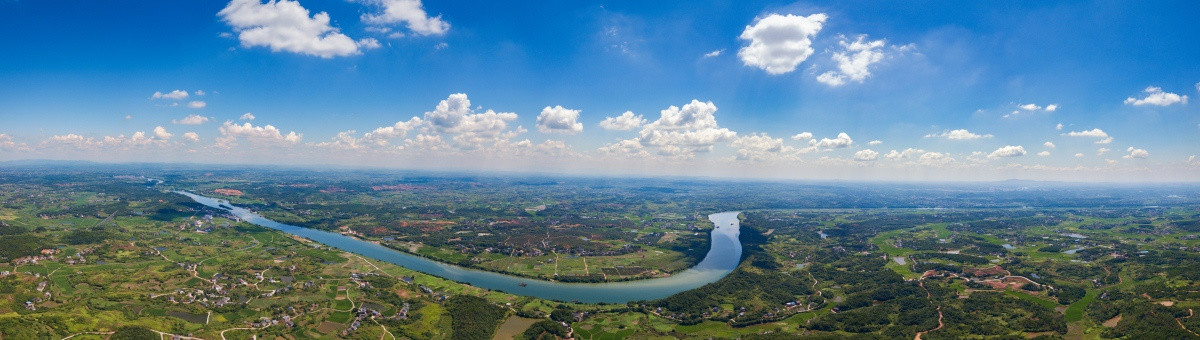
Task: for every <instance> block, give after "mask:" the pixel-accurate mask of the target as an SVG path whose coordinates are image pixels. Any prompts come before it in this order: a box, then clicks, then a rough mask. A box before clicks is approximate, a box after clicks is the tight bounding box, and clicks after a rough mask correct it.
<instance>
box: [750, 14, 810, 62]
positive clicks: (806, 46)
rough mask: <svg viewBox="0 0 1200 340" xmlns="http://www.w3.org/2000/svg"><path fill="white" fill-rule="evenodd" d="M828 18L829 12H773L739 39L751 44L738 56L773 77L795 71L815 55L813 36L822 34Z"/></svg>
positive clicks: (759, 20)
mask: <svg viewBox="0 0 1200 340" xmlns="http://www.w3.org/2000/svg"><path fill="white" fill-rule="evenodd" d="M828 18H829V16H827V15H825V13H817V14H813V15H809V16H798V15H793V14H787V15H780V14H775V13H772V14H770V15H767V16H766V17H762V18H758V19H757V20H755V22H754V24H753V25H747V26H746V29H745V30H743V31H742V35H741V36H739V37H738V38H739V39H741V40H745V41H747V42H748V45H746V46H744V47H742V48H741V49H740V50H738V57H739V58H741V60H742V63H744V64H745V65H746V66H752V67H757V68H760V69H762V70H764V71H767V73H769V74H773V75H779V74H784V73H788V72H792V71H794V70H796V66H798V65H800V63H802V62H804V60H806V59H808V57H809V56H811V55H812V53H813V48H812V37H813V36H816V35H817V33H818V32H820V31H821V27H822V26H824V24H825V20H827V19H828Z"/></svg>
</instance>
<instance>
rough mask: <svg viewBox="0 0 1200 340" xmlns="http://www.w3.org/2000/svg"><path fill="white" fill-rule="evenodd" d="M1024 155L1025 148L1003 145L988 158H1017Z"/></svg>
mask: <svg viewBox="0 0 1200 340" xmlns="http://www.w3.org/2000/svg"><path fill="white" fill-rule="evenodd" d="M1024 155H1025V147H1023V146H1020V145H1005V146H1002V147H1000V148H999V149H996V151H992V153H991V154H988V158H997V157H1019V156H1024Z"/></svg>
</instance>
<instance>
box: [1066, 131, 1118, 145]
mask: <svg viewBox="0 0 1200 340" xmlns="http://www.w3.org/2000/svg"><path fill="white" fill-rule="evenodd" d="M1063 135H1064V136H1069V137H1088V138H1097V140H1096V144H1108V143H1112V141H1113V138H1112V137H1109V136H1108V133H1105V132H1104V130H1100V129H1091V130H1083V131H1071V132H1067V133H1064V134H1063Z"/></svg>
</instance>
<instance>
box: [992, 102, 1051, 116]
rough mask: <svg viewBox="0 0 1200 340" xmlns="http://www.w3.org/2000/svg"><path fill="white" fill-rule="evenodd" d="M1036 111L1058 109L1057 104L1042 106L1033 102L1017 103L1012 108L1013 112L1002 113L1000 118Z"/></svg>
mask: <svg viewBox="0 0 1200 340" xmlns="http://www.w3.org/2000/svg"><path fill="white" fill-rule="evenodd" d="M1038 111H1042V112H1054V111H1058V104H1050V105H1046V106H1045V107H1042V106H1041V105H1038V104H1034V103H1029V104H1018V105H1017V109H1016V110H1013V112H1011V113H1008V114H1006V115H1004V116H1003V117H1002V118H1017V117H1020V116H1024V115H1027V114H1032V113H1035V112H1038Z"/></svg>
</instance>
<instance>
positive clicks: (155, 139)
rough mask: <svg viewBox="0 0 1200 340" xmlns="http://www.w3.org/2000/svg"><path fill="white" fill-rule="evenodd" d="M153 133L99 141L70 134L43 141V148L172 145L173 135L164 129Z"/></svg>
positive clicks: (118, 147)
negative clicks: (170, 140)
mask: <svg viewBox="0 0 1200 340" xmlns="http://www.w3.org/2000/svg"><path fill="white" fill-rule="evenodd" d="M151 133H152V135H148V134H146V132H144V131H137V132H134V133H133V134H132V135H129V136H125V135H124V134H121V135H116V136H104V137H102V138H99V139H96V138H92V137H85V136H82V135H78V134H74V133H68V134H65V135H54V136H51V137H50V138H47V139H46V140H43V141H42V143H41V146H43V147H48V146H60V147H62V146H65V147H73V148H77V149H100V148H106V149H112V148H117V149H129V148H134V147H146V146H165V145H170V142H169V141H168V140H169V139H170V138H171V136H172V135H171V134H170V133H168V132H167V130H166V129H164V128H163V127H161V126H158V127H155V128H154V130H153V131H152V132H151Z"/></svg>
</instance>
